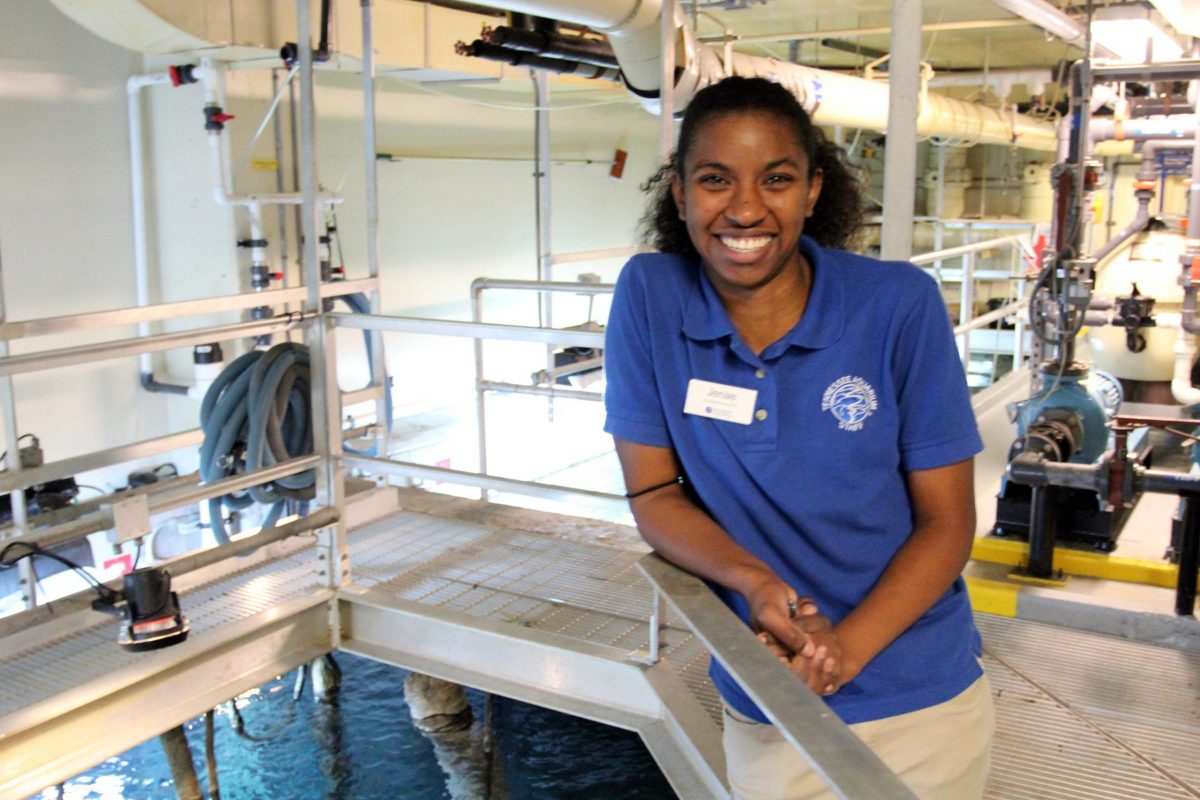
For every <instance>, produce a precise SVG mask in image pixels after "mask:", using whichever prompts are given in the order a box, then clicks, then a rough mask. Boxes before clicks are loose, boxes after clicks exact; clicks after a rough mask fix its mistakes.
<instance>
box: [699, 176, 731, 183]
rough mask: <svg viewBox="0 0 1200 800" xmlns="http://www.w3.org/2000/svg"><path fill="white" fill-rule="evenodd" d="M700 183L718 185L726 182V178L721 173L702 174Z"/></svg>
mask: <svg viewBox="0 0 1200 800" xmlns="http://www.w3.org/2000/svg"><path fill="white" fill-rule="evenodd" d="M697 180H698V182H699V183H702V184H708V185H710V186H716V185H719V184H722V183H724V182H725V179H724V178H722V177H721V176H720V175H701V176H700V177H699V178H698V179H697Z"/></svg>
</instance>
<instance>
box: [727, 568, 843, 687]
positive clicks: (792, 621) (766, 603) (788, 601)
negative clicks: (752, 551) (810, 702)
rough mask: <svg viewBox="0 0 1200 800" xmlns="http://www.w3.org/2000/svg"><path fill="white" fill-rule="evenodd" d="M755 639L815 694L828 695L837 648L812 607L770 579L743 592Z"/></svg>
mask: <svg viewBox="0 0 1200 800" xmlns="http://www.w3.org/2000/svg"><path fill="white" fill-rule="evenodd" d="M743 595H744V596H745V598H746V601H747V602H748V603H749V605H750V624H751V627H752V628H753V629H754V630H755V632H756V633H758V634H759V638H760V639H761V640H762V641H763V643H764V644H766V645H767V646H768V647H770V648H771V649H772V651H773V652H774V653H775V654H776V655H777V656H779V657H780V660H782V661H784V663H785V664H787V666H788V668H789V669H791V670H792V672H794V673H795V674H796V675H797V676H798V677H799V678H800V679H801V680H803V681H804V682H805V684H807V685H808V688H809V689H811V690H812V691H814V692H816V693H817V694H832V693H833V692H834V690H835V688H836V686H837V683H838V673H839V672H840V669H841V659H842V652H841V645H840V644H839V643H838V639H837V635H836V634H835V633H834V631H833V625H832V624H831V623H830V621H829V619H828V618H827V617H825V616H823V615H822V614H821V613H820V611H819V610H818V608H817V605H816V603H814V602H813V601H812V599H811V598H808V597H799V596H798V595H797V594H796V592H795V591H794V590H793V589H792V588H791V587H790V586H788V585H787V584H786V583H784V582H783V581H782V580H780V579H779V578H778V577H776V576H774V575H771V576H769V577H764V578H762V579H760V580H759V581H757V582H756V583H755V584H754V585H753V586H752V587H751V588H750V589H749V590H747V591H745V592H743Z"/></svg>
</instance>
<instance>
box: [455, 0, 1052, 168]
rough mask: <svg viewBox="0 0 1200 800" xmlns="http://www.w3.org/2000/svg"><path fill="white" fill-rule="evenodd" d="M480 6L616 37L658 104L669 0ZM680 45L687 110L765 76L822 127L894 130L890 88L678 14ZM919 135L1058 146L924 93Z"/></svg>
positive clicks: (991, 112) (679, 87) (618, 51)
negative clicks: (760, 49)
mask: <svg viewBox="0 0 1200 800" xmlns="http://www.w3.org/2000/svg"><path fill="white" fill-rule="evenodd" d="M476 2H477V4H479V5H484V6H488V7H490V8H501V9H506V10H508V11H515V12H520V13H526V14H534V15H537V16H543V17H554V18H555V19H558V20H560V21H562V22H570V23H573V24H577V25H587V26H588V27H590V28H592V29H593V30H597V31H602V32H604V33H606V34H607V35H608V38H609V43H610V44H611V45H612V49H613V54H614V55H616V57H617V61H618V63H620V65H621V70H622V72H623V73H624V74H625V80H626V83H627V85H628V86H629V88H630V89H631V90H632V91H633V92H634V93H635V94H637V95H638V96H639V97H641V98H642V99H643V102H644V103H645V104H646V105H647V106H649V107H651V108H655V107H656V106H657V97H658V92H659V89H660V87H661V80H662V79H661V75H662V69H661V66H660V62H661V57H660V53H661V47H660V44H659V42H660V37H661V33H660V23H659V16H660V14H661V13H662V3H661V0H476ZM676 17H677V19H676V29H677V31H678V32H679V46H677V48H676V52H677V59H678V64H679V67H680V68H681V69H679V70H677V76H678V77H677V79H676V85H675V87H674V91H673V102H674V104H675V107H676V108H682V107H684V106H685V105H686V104H687V101H688V99H689V98H690V97H691V96H692V95H693V94H694V93H695V92H697V91H699V90H700V89H702V88H704V87H705V86H707V85H709V84H710V83H715V82H716V81H719V80H721V78H723V77H725V76H726V75H730V74H732V75H747V76H751V75H757V76H761V77H764V78H768V79H770V80H773V81H776V82H778V83H780V84H782V85H783V86H785V87H787V89H788V90H789V91H791V92H792V93H793V94H795V95H796V97H797V98H798V99H799V100H800V102H801V103H802V104H803V105H804V107H805V109H806V110H807V111H808V112H809V113H810V114H812V117H813V120H814V121H815V122H817V123H818V124H822V125H846V126H849V127H853V128H867V129H870V130H877V131H885V130H887V115H888V96H889V88H888V85H887V83H886V82H883V81H871V80H867V79H865V78H858V77H854V76H851V75H843V74H840V73H837V72H830V71H827V70H820V69H814V68H812V67H805V66H801V65H799V64H791V63H787V62H784V61H778V60H776V59H773V58H763V57H761V56H750V55H745V54H743V53H737V52H734V53H732V56H731V58H730V62H731V63H729V64H725V63H724V61H723V57H722V55H721V53H720V52H719V51H718V50H716V49H714V48H710V47H708V46H707V45H705V44H703V43H701V42H699V41H698V40H697V39H696V37H695V35H694V34H693V33H692V31H691V29H690V28H688V27H687V25H685V24H684V22H683V20H682V18H680V15H679V13H678V12H677V13H676ZM919 103H920V106H919V111H918V113H917V132H918V133H919V134H921V135H924V136H940V137H946V138H954V139H964V140H967V141H972V142H981V143H986V144H1003V145H1011V144H1016V145H1018V146H1020V147H1028V148H1031V149H1034V150H1049V151H1052V150H1054V149H1055V141H1056V139H1055V137H1056V134H1055V130H1054V126H1053V125H1051V124H1050V123H1048V122H1046V121H1044V120H1041V119H1036V118H1034V117H1029V116H1025V115H1023V114H1017V113H1008V112H1005V111H1001V110H998V109H995V108H991V107H988V106H984V105H980V104H978V103H965V102H962V101H959V100H954V99H952V98H949V97H945V96H943V95H938V94H932V93H923V95H922V97H921V98H920V101H919Z"/></svg>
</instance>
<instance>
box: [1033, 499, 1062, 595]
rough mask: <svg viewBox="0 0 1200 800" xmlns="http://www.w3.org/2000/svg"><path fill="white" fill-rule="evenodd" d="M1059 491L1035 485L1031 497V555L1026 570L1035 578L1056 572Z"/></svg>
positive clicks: (1048, 575)
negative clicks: (1055, 554)
mask: <svg viewBox="0 0 1200 800" xmlns="http://www.w3.org/2000/svg"><path fill="white" fill-rule="evenodd" d="M1056 499H1057V492H1056V491H1055V487H1053V486H1035V487H1033V490H1032V492H1031V493H1030V497H1029V557H1028V563H1027V564H1026V565H1025V569H1026V571H1027V572H1028V573H1029V574H1030V575H1031V576H1032V577H1034V578H1049V577H1051V576H1052V575H1053V574H1054V543H1055V541H1056V539H1057V536H1058V516H1057V504H1056V502H1055V500H1056Z"/></svg>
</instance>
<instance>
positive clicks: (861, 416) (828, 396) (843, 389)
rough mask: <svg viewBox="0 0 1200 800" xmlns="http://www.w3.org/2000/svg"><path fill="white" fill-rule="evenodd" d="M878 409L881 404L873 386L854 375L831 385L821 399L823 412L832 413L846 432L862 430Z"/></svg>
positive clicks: (839, 379) (846, 376)
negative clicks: (868, 418)
mask: <svg viewBox="0 0 1200 800" xmlns="http://www.w3.org/2000/svg"><path fill="white" fill-rule="evenodd" d="M877 408H879V403H878V402H876V400H875V390H874V389H872V388H871V384H869V383H867V382H866V381H864V380H863V379H862V378H859V377H857V376H853V375H843V376H842V377H840V378H838V379H837V380H836V381H834V382H833V383H831V384H829V388H828V389H826V390H825V395H824V396H823V397H822V398H821V410H822V411H828V412H830V413H832V414H833V416H834V417H835V418H836V419H837V421H838V427H839V428H841V429H842V430H844V431H859V430H862V426H863V423H864V422H866V420H867V417H869V416H871V414H872V412H874V411H875V409H877Z"/></svg>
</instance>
